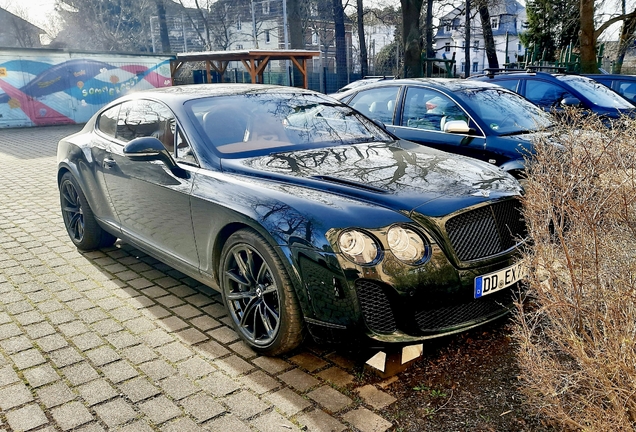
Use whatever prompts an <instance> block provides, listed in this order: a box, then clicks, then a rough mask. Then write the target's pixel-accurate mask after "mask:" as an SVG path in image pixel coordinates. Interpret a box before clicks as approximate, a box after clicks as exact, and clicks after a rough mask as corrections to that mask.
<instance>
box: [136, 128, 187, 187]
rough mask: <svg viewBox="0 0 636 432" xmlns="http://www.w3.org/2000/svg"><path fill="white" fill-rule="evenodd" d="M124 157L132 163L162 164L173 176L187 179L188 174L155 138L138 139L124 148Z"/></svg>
mask: <svg viewBox="0 0 636 432" xmlns="http://www.w3.org/2000/svg"><path fill="white" fill-rule="evenodd" d="M124 156H126V157H127V158H128V159H130V160H133V161H154V160H158V161H161V162H163V163H164V164H165V165H166V166H167V167H168V168H169V169H170V171H172V173H173V174H174V175H176V176H177V177H180V178H187V177H188V173H187V171H185V170H184V169H183V168H181V167H179V166H178V165H177V163H176V162H175V161H174V159H173V158H172V156H171V155H170V153H169V152H168V150H166V148H165V147H164V146H163V143H162V142H161V141H159V140H158V139H157V138H155V137H139V138H135V139H133V140H132V141H130V142H129V143H128V144H126V145H125V146H124Z"/></svg>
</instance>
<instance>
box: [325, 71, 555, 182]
mask: <svg viewBox="0 0 636 432" xmlns="http://www.w3.org/2000/svg"><path fill="white" fill-rule="evenodd" d="M334 97H335V98H336V99H339V100H341V101H343V102H345V103H347V104H349V105H351V106H352V107H353V108H355V109H356V110H358V111H359V112H360V113H362V114H364V115H366V116H367V117H369V118H371V119H374V120H376V121H379V122H382V123H383V124H384V125H385V127H386V128H387V130H388V131H390V132H391V133H393V134H394V135H396V136H398V137H400V138H402V139H406V140H409V141H413V142H416V143H418V144H423V145H426V146H429V147H434V148H437V149H440V150H444V151H448V152H452V153H457V154H461V155H465V156H469V157H473V158H476V159H480V160H482V161H486V162H488V163H490V164H493V165H496V166H498V167H500V168H501V169H503V170H504V171H507V172H509V173H510V174H512V175H513V176H515V177H517V178H521V177H523V171H524V168H525V158H526V157H528V156H529V155H530V154H531V153H532V151H533V144H532V140H533V138H535V136H536V134H545V133H549V132H547V130H548V129H549V128H550V127H551V126H552V119H551V117H550V116H549V115H548V114H546V113H545V112H543V111H542V110H541V109H539V108H538V107H537V106H535V105H533V104H532V103H530V102H528V101H527V100H526V99H524V98H523V97H521V96H519V95H518V94H516V93H514V92H512V91H509V90H506V89H503V88H501V87H500V86H497V85H495V84H491V83H482V82H478V81H469V80H460V79H451V78H413V79H400V80H394V81H384V82H380V83H374V84H370V85H367V86H365V87H363V88H357V89H353V90H350V91H348V92H345V93H339V94H336V95H334Z"/></svg>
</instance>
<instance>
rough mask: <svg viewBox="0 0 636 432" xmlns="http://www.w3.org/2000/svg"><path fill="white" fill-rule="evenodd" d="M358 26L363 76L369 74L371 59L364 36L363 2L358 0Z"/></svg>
mask: <svg viewBox="0 0 636 432" xmlns="http://www.w3.org/2000/svg"><path fill="white" fill-rule="evenodd" d="M356 6H357V14H356V17H357V24H358V44H359V46H360V72H361V73H362V76H363V77H364V76H366V75H368V74H369V59H368V58H367V41H366V40H365V36H364V5H363V0H356Z"/></svg>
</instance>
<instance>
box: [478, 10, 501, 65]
mask: <svg viewBox="0 0 636 432" xmlns="http://www.w3.org/2000/svg"><path fill="white" fill-rule="evenodd" d="M479 18H480V19H481V28H482V30H483V32H484V45H485V47H484V48H485V49H486V57H487V58H488V67H489V68H491V69H499V59H497V51H496V49H495V38H493V36H492V24H491V22H490V12H489V11H488V3H487V2H486V1H484V0H481V1H480V2H479Z"/></svg>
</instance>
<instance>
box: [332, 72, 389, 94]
mask: <svg viewBox="0 0 636 432" xmlns="http://www.w3.org/2000/svg"><path fill="white" fill-rule="evenodd" d="M393 79H396V77H394V76H386V75H378V76H365V77H364V78H361V79H359V80H356V81H352V82H350V83H349V84H347V85H346V86H344V87H342V88H341V89H339V90H338V91H337V92H336V93H343V92H346V91H349V90H353V89H355V88H358V87H363V86H365V85H368V84H373V83H376V82H379V81H385V80H393Z"/></svg>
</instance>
